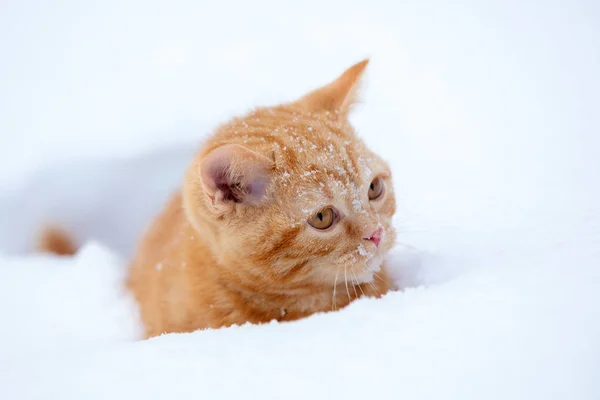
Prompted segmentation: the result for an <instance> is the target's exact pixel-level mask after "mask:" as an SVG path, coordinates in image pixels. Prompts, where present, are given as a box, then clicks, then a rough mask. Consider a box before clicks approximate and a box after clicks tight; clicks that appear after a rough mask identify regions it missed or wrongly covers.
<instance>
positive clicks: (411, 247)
mask: <svg viewBox="0 0 600 400" xmlns="http://www.w3.org/2000/svg"><path fill="white" fill-rule="evenodd" d="M394 244H395V245H399V246H404V247H406V248H407V249H410V250H413V251H416V252H418V253H420V252H421V250H419V249H418V248H416V247H415V246H413V245H410V244H407V243H404V242H399V241H395V242H394Z"/></svg>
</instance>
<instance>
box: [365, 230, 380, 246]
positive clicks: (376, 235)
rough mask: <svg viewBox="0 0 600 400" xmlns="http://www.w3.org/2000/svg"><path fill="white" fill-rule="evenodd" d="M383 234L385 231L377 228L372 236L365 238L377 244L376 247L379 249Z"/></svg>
mask: <svg viewBox="0 0 600 400" xmlns="http://www.w3.org/2000/svg"><path fill="white" fill-rule="evenodd" d="M382 232H383V230H382V229H381V228H377V229H375V231H374V232H373V233H371V235H370V236H367V237H365V239H366V240H370V241H372V242H373V243H374V244H375V246H377V247H379V243H380V242H381V233H382Z"/></svg>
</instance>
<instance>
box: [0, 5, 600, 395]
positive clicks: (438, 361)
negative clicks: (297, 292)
mask: <svg viewBox="0 0 600 400" xmlns="http://www.w3.org/2000/svg"><path fill="white" fill-rule="evenodd" d="M363 3H364V4H363V5H359V4H354V3H352V2H342V1H339V0H337V1H332V2H317V1H308V2H301V3H293V4H292V3H289V4H287V3H285V2H272V1H263V0H255V1H252V2H244V3H242V2H236V3H232V4H226V3H225V2H223V3H215V2H213V3H210V5H209V4H206V3H205V2H192V1H189V0H187V1H170V2H162V1H146V2H141V1H139V0H134V1H118V2H117V1H116V0H111V1H104V2H101V3H98V4H94V5H92V3H82V2H75V1H69V0H65V1H63V2H41V1H29V2H17V1H12V2H5V3H3V4H2V6H1V10H2V11H1V12H0V55H1V59H2V62H1V63H0V87H1V90H0V93H1V94H0V321H1V322H0V323H1V325H0V328H1V329H0V398H1V399H52V398H59V399H105V398H111V399H132V398H143V399H154V398H156V399H166V398H169V399H173V398H189V397H194V398H196V397H197V398H210V399H216V398H249V399H254V398H260V399H264V398H273V399H281V398H299V399H331V398H347V399H353V398H357V399H364V398H372V399H461V400H462V399H503V400H504V399H528V400H530V399H544V400H545V399H590V400H592V399H598V398H600V246H599V244H600V185H599V184H598V174H599V173H600V135H599V134H598V132H599V131H600V129H599V128H600V113H598V105H599V104H600V95H599V93H600V80H599V79H598V73H597V71H600V43H599V41H600V40H599V38H600V19H599V15H600V12H599V11H600V10H599V7H598V5H597V4H595V3H592V2H587V3H584V2H569V3H568V4H567V3H565V2H552V1H551V2H543V3H541V2H510V1H493V2H479V1H474V0H473V1H467V2H462V3H460V5H459V4H456V3H449V2H443V1H434V0H424V1H414V2H412V3H408V2H397V3H398V4H395V3H394V4H393V3H392V2H377V1H371V2H363ZM365 56H371V61H372V62H371V63H370V65H369V69H368V72H367V77H366V82H365V83H366V85H365V87H364V89H363V90H362V94H361V97H362V99H363V100H364V101H363V102H361V104H360V105H358V106H357V107H356V110H355V113H354V115H353V117H352V118H353V122H354V124H355V126H356V128H357V131H358V132H359V133H360V134H361V136H362V137H363V138H365V141H366V142H367V143H368V144H369V145H370V146H371V147H372V148H373V149H374V150H375V151H376V152H378V153H379V154H381V155H382V156H383V157H384V158H385V159H387V160H388V161H389V162H390V165H391V167H392V171H393V178H394V182H395V191H396V194H397V196H398V197H399V204H398V218H397V220H396V225H397V226H398V239H399V242H400V243H399V244H398V245H397V247H396V248H395V249H394V250H393V251H392V254H391V255H390V260H388V262H389V263H390V264H391V265H392V266H394V271H393V272H394V276H395V278H396V279H397V280H398V282H399V283H400V284H401V285H402V286H403V287H404V290H403V291H402V292H396V293H391V294H389V295H388V296H386V297H384V298H383V299H380V300H368V299H367V300H361V301H358V302H356V303H353V304H352V305H351V306H350V307H348V308H346V309H344V310H342V311H340V312H337V313H329V314H323V315H315V316H313V317H310V318H307V319H305V320H302V321H298V322H294V323H285V324H276V323H272V324H268V325H264V326H243V327H234V328H230V329H223V330H218V331H204V332H195V333H191V334H178V335H166V336H162V337H159V338H155V339H152V340H149V341H137V340H135V338H137V337H138V335H139V324H138V322H137V314H136V310H135V305H134V304H133V302H132V301H131V299H130V298H129V297H128V295H127V293H126V292H124V291H123V287H122V278H123V275H124V268H125V266H126V260H127V258H128V256H129V255H130V254H131V252H132V251H133V248H134V246H135V243H136V240H137V238H138V237H139V235H140V234H141V232H142V230H143V229H144V228H145V226H146V224H147V223H148V222H149V221H150V220H151V217H152V215H153V214H154V213H155V212H156V211H157V210H158V209H159V208H160V207H161V205H162V203H163V202H164V201H165V200H166V198H167V196H168V195H169V193H170V192H171V191H172V190H173V189H174V188H176V187H177V186H178V185H179V184H180V182H181V179H182V176H183V171H184V168H185V167H186V165H187V163H188V161H189V160H190V158H191V156H192V154H193V152H194V150H195V149H196V148H197V145H198V143H199V140H201V138H203V137H204V136H205V135H206V134H207V133H208V132H209V131H210V130H211V129H212V128H213V127H214V126H216V124H218V123H219V122H221V121H223V120H224V119H226V118H228V117H230V116H232V115H235V114H237V113H240V112H244V111H245V110H248V109H249V108H250V107H253V106H256V105H259V104H269V103H277V102H279V101H284V100H290V99H292V98H294V97H295V96H299V95H301V94H303V92H305V91H306V90H308V89H309V88H313V87H315V86H317V85H319V84H322V83H325V82H327V81H328V80H330V79H332V78H333V77H335V76H336V75H337V74H339V73H340V72H342V70H343V69H344V68H345V67H347V66H349V65H351V64H352V63H353V62H356V61H359V60H360V59H362V58H364V57H365ZM52 221H56V222H59V223H60V224H62V225H63V226H65V227H66V228H67V229H70V230H71V231H73V232H75V233H76V235H77V237H78V238H80V239H81V240H83V241H84V242H85V244H84V246H83V248H82V249H81V250H80V252H79V253H78V255H77V256H76V257H74V258H62V259H61V258H52V257H48V256H42V255H35V254H31V253H30V252H29V248H30V245H31V243H32V242H33V236H34V234H35V229H36V228H37V227H38V226H39V225H41V224H42V223H45V222H52Z"/></svg>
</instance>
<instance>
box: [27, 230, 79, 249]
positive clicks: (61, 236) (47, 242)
mask: <svg viewBox="0 0 600 400" xmlns="http://www.w3.org/2000/svg"><path fill="white" fill-rule="evenodd" d="M37 247H38V250H39V251H41V252H44V253H53V254H57V255H61V256H69V255H73V254H75V253H76V252H77V245H76V244H75V242H74V241H73V239H72V238H71V237H70V236H69V234H68V233H66V232H65V231H63V230H61V229H58V228H56V227H48V228H46V229H44V230H42V232H41V233H40V235H39V237H38V241H37Z"/></svg>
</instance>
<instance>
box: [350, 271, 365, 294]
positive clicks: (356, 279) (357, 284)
mask: <svg viewBox="0 0 600 400" xmlns="http://www.w3.org/2000/svg"><path fill="white" fill-rule="evenodd" d="M350 272H352V275H354V281H355V282H356V285H355V286H354V292H356V286H358V288H359V289H360V291H361V293H362V295H363V297H364V295H365V292H364V291H363V290H362V287H361V286H360V283H358V278H357V277H356V274H355V273H354V270H353V269H350ZM356 297H358V294H357V295H356Z"/></svg>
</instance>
